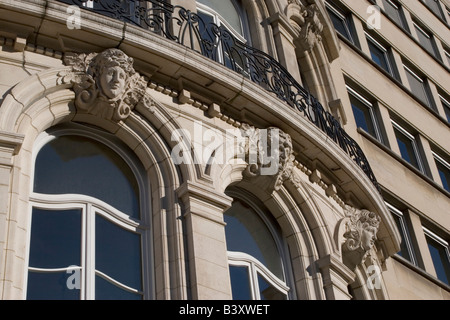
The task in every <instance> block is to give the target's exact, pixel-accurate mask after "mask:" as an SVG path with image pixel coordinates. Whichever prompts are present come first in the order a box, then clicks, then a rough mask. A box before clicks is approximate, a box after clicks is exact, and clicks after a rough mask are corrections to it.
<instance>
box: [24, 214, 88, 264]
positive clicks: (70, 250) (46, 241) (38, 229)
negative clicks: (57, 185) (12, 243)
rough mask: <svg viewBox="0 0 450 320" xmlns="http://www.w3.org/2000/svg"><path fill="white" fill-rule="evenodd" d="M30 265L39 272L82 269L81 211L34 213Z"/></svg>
mask: <svg viewBox="0 0 450 320" xmlns="http://www.w3.org/2000/svg"><path fill="white" fill-rule="evenodd" d="M29 265H30V266H31V267H35V268H66V267H68V266H71V265H78V266H79V265H81V210H80V209H78V210H43V209H38V208H34V209H33V213H32V223H31V246H30V262H29Z"/></svg>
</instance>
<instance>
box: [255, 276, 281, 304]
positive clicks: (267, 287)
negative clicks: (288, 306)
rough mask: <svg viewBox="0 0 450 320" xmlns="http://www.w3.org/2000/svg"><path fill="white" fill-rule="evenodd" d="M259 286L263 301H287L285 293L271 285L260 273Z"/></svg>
mask: <svg viewBox="0 0 450 320" xmlns="http://www.w3.org/2000/svg"><path fill="white" fill-rule="evenodd" d="M258 285H259V293H260V296H261V300H286V299H287V297H286V295H285V294H284V293H282V292H281V291H279V290H278V289H276V288H275V287H274V286H273V285H271V284H270V283H269V282H268V281H267V280H266V279H265V278H264V277H263V276H262V275H261V274H259V273H258Z"/></svg>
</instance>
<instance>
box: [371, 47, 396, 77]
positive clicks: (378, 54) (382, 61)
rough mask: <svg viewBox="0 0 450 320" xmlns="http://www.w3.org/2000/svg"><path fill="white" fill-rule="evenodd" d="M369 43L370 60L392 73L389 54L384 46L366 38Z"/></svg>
mask: <svg viewBox="0 0 450 320" xmlns="http://www.w3.org/2000/svg"><path fill="white" fill-rule="evenodd" d="M367 40H368V41H367V44H368V45H369V51H370V56H371V57H372V60H373V61H374V62H375V63H376V64H377V65H379V66H380V67H381V68H383V69H384V70H385V71H386V72H388V73H389V74H391V75H392V70H391V65H390V63H389V55H388V52H387V50H386V49H385V48H382V47H380V46H379V45H378V44H377V43H375V42H373V41H372V40H370V39H367Z"/></svg>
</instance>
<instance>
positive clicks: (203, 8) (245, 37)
mask: <svg viewBox="0 0 450 320" xmlns="http://www.w3.org/2000/svg"><path fill="white" fill-rule="evenodd" d="M229 1H230V2H231V3H232V5H233V6H234V8H235V9H236V12H237V13H238V15H239V20H240V22H241V29H242V33H243V34H239V32H237V31H236V30H235V29H234V28H233V27H232V26H231V25H230V24H229V23H228V22H227V20H226V19H225V18H224V17H223V16H222V15H221V14H220V13H219V12H217V11H215V10H214V9H212V8H210V7H208V6H207V5H205V4H203V3H200V2H199V1H197V10H198V11H200V12H204V13H206V14H208V15H211V16H213V20H214V23H215V24H216V25H218V26H220V25H222V24H223V25H225V27H226V28H227V29H228V30H229V31H230V32H231V33H232V34H233V35H234V36H235V37H236V38H237V39H239V40H240V41H242V42H243V43H248V42H250V32H249V26H248V20H247V15H246V13H245V10H244V8H243V7H242V6H241V5H240V3H238V1H237V0H229Z"/></svg>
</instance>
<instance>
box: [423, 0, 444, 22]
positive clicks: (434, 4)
mask: <svg viewBox="0 0 450 320" xmlns="http://www.w3.org/2000/svg"><path fill="white" fill-rule="evenodd" d="M425 2H426V4H427V6H428V8H430V9H431V10H432V11H433V12H434V13H435V14H436V15H437V16H439V17H440V18H441V19H445V18H444V13H443V12H442V9H441V6H440V4H439V0H425Z"/></svg>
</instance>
